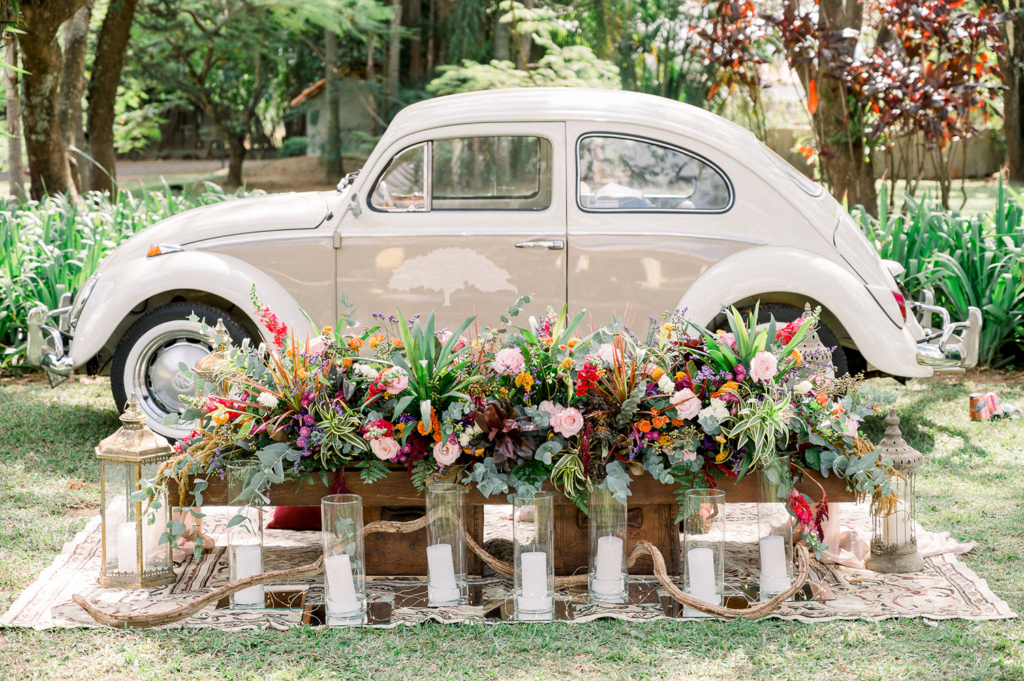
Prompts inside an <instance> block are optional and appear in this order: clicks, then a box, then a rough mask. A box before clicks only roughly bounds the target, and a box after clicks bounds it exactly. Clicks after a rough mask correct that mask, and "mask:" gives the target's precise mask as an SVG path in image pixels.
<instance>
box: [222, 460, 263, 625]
mask: <svg viewBox="0 0 1024 681" xmlns="http://www.w3.org/2000/svg"><path fill="white" fill-rule="evenodd" d="M225 468H226V469H227V473H228V524H229V525H231V526H230V527H228V530H227V535H228V565H229V566H230V569H231V581H232V582H234V581H237V580H239V579H245V578H246V577H254V576H255V575H258V574H261V573H262V572H263V506H262V505H261V504H260V500H259V497H256V496H255V495H253V494H252V493H251V492H246V490H247V488H249V486H250V483H251V482H252V479H253V477H254V476H255V475H256V473H257V472H258V471H259V470H260V467H259V465H258V464H257V463H256V462H255V461H247V462H240V463H231V464H226V465H225ZM239 516H241V520H236V518H237V517H239ZM232 523H235V524H234V525H232ZM231 607H232V608H233V609H236V610H237V609H254V608H262V607H264V595H263V585H262V584H258V585H256V586H251V587H249V588H248V589H243V590H241V591H239V592H237V593H234V594H232V595H231Z"/></svg>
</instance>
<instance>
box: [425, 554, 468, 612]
mask: <svg viewBox="0 0 1024 681" xmlns="http://www.w3.org/2000/svg"><path fill="white" fill-rule="evenodd" d="M427 579H428V597H429V598H428V600H429V601H437V602H441V603H447V602H452V601H457V600H458V599H459V597H460V594H459V588H458V585H457V584H456V583H455V558H454V557H453V555H452V545H451V544H434V545H433V546H428V547H427Z"/></svg>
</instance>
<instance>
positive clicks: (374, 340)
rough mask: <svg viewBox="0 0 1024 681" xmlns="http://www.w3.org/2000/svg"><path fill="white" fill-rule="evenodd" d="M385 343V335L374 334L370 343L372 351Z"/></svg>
mask: <svg viewBox="0 0 1024 681" xmlns="http://www.w3.org/2000/svg"><path fill="white" fill-rule="evenodd" d="M383 342H384V334H382V333H375V334H373V335H372V336H370V341H369V345H370V349H371V350H373V349H374V348H375V347H377V346H378V345H380V344H381V343H383Z"/></svg>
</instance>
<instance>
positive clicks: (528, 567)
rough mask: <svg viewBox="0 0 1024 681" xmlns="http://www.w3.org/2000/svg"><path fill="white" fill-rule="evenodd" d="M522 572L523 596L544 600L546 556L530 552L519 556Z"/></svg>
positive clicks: (543, 553) (546, 575)
mask: <svg viewBox="0 0 1024 681" xmlns="http://www.w3.org/2000/svg"><path fill="white" fill-rule="evenodd" d="M519 560H520V561H521V566H520V570H522V572H523V596H525V597H526V598H544V597H546V596H547V595H548V554H547V553H545V552H544V551H530V552H529V553H524V554H522V555H520V556H519Z"/></svg>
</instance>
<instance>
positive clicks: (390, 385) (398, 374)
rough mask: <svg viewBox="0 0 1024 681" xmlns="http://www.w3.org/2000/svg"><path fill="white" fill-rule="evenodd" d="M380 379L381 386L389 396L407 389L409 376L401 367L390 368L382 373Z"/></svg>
mask: <svg viewBox="0 0 1024 681" xmlns="http://www.w3.org/2000/svg"><path fill="white" fill-rule="evenodd" d="M381 378H382V379H383V380H382V382H381V386H382V387H383V388H384V389H385V390H386V391H387V392H388V394H389V395H397V394H398V393H400V392H402V391H403V390H405V389H406V388H407V387H409V374H407V373H405V369H403V368H402V367H391V368H390V369H387V370H385V371H383V372H382V373H381Z"/></svg>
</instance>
